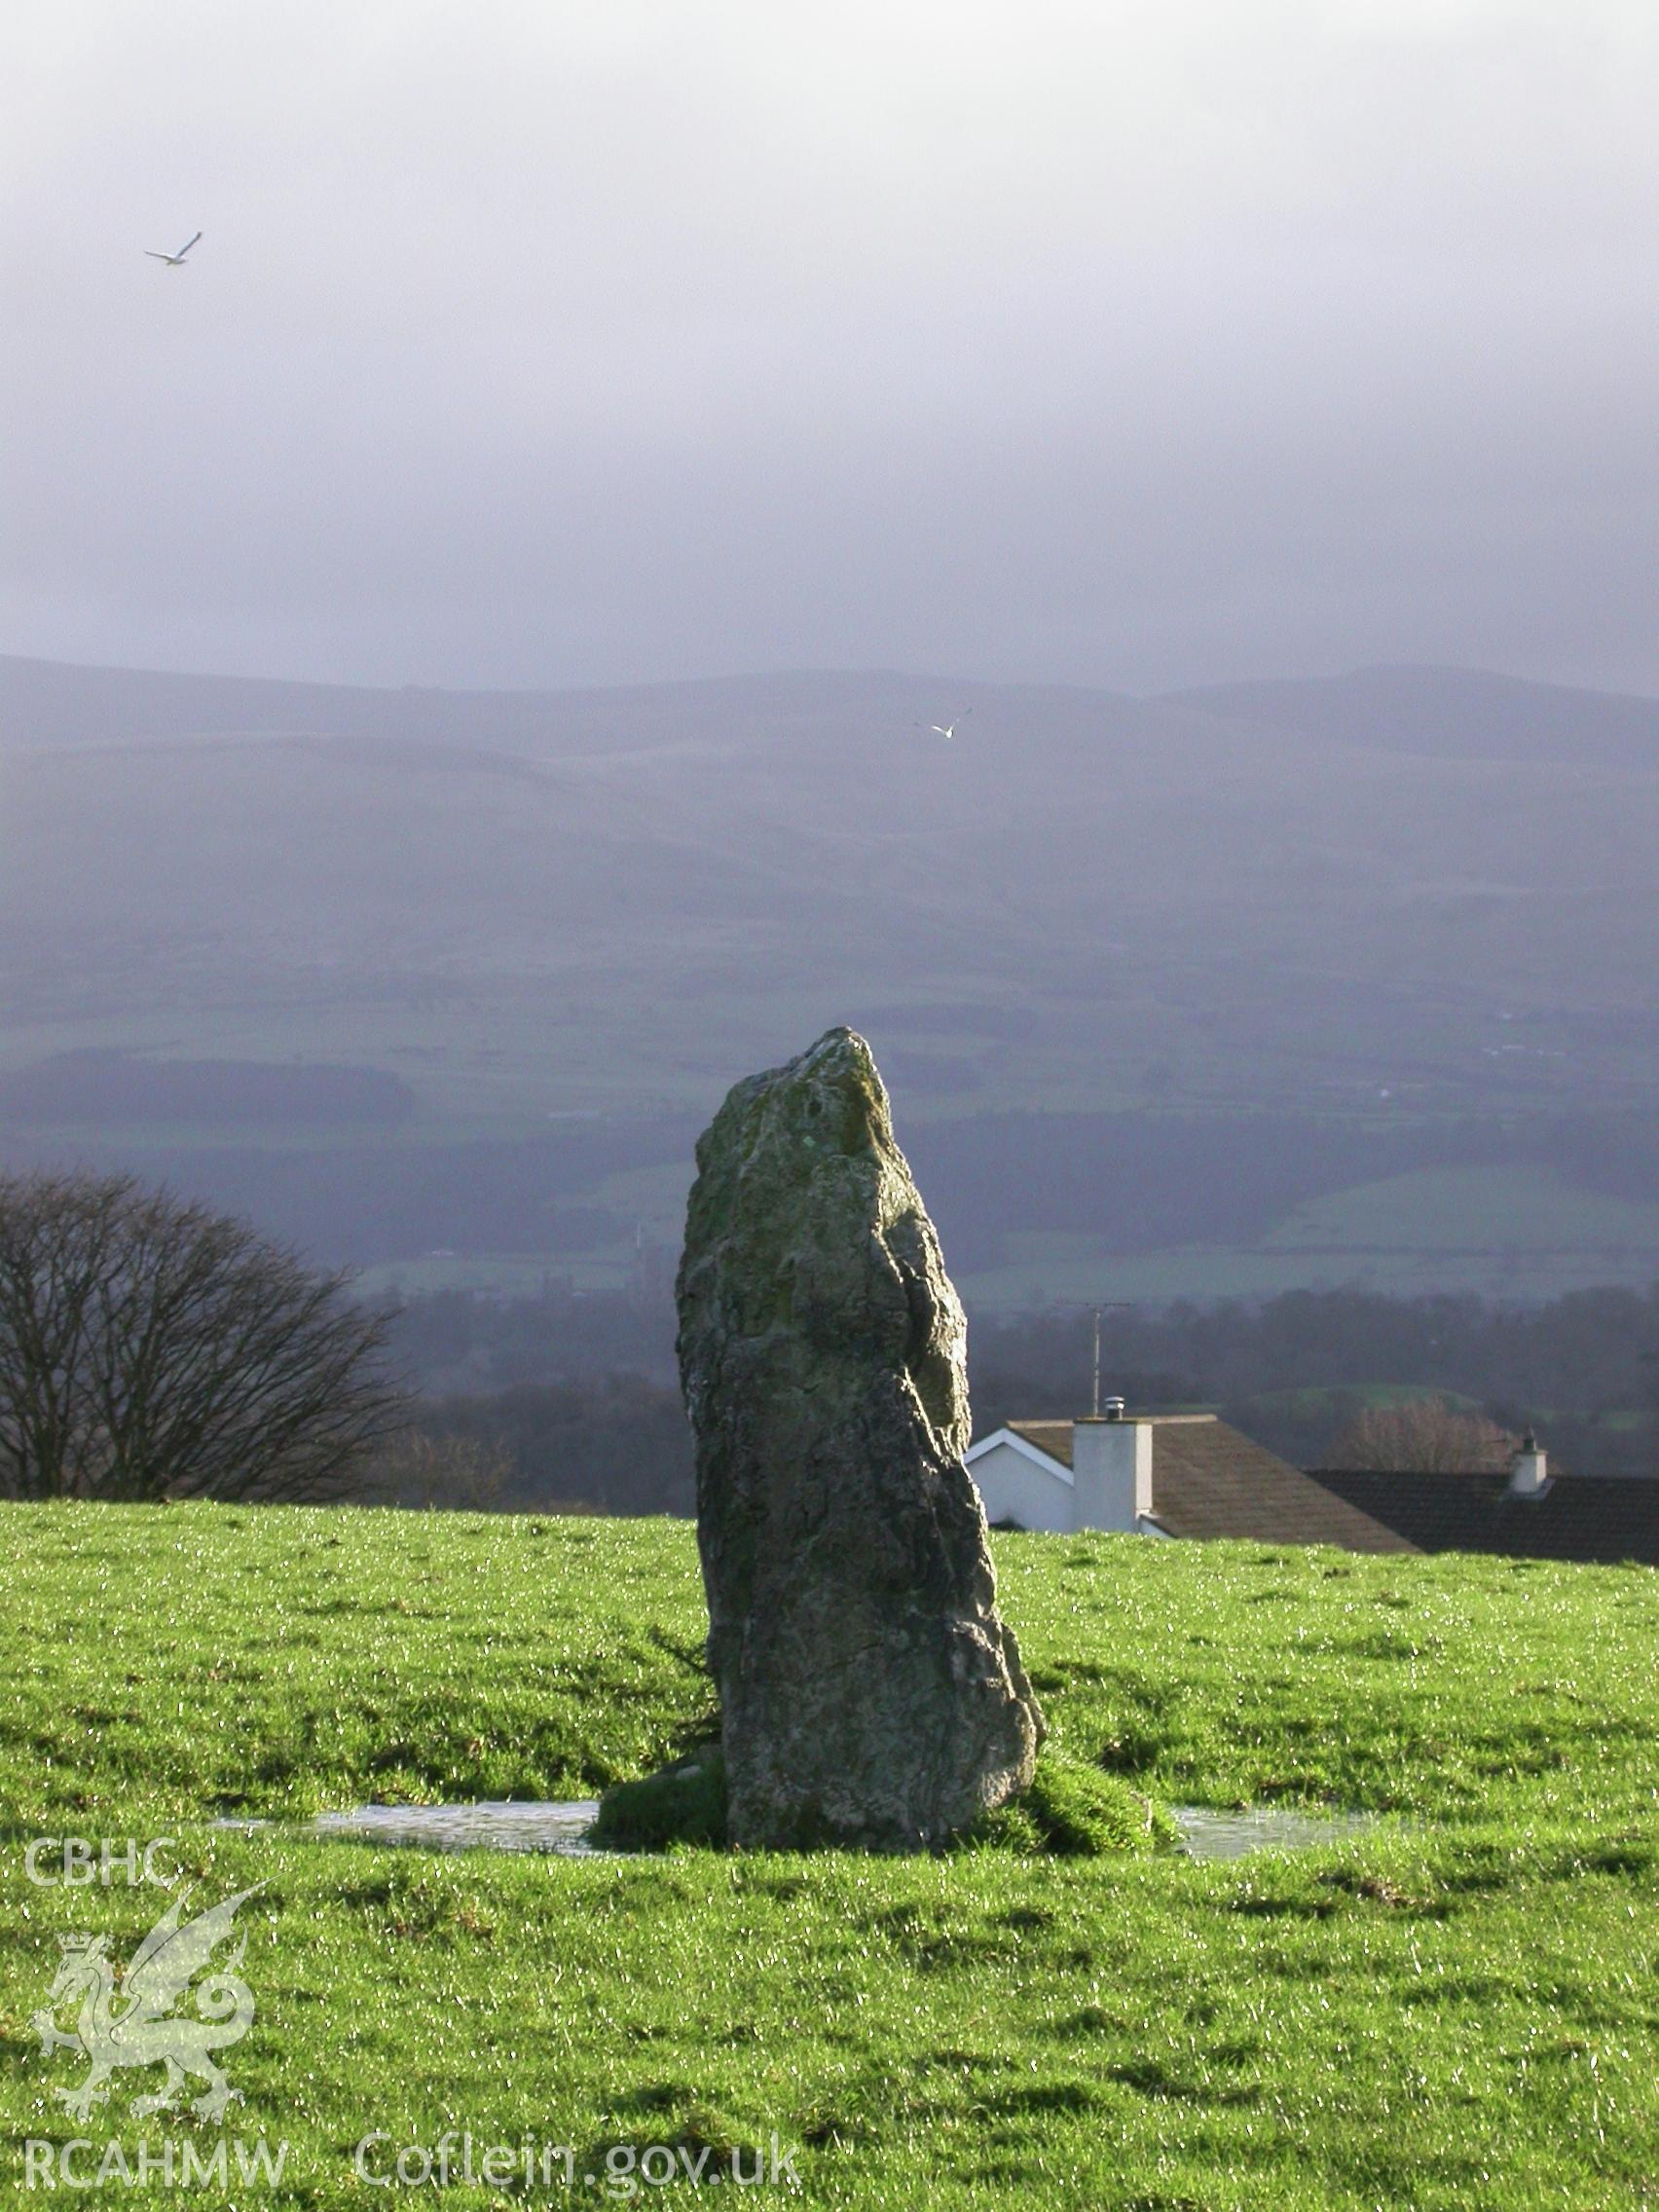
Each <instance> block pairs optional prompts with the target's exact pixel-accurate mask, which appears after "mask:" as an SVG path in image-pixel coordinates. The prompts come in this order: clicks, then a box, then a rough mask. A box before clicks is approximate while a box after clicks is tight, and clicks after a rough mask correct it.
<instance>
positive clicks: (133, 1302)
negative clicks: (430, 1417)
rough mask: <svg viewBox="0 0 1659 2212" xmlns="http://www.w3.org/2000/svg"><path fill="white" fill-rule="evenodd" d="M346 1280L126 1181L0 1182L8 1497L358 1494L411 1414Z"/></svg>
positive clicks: (2, 1458)
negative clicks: (371, 1462)
mask: <svg viewBox="0 0 1659 2212" xmlns="http://www.w3.org/2000/svg"><path fill="white" fill-rule="evenodd" d="M348 1279H349V1278H348V1277H347V1276H346V1275H345V1274H343V1273H318V1272H313V1270H311V1269H308V1268H307V1267H306V1266H305V1265H304V1264H303V1263H302V1262H301V1261H300V1260H299V1259H297V1258H296V1257H295V1255H294V1254H293V1253H291V1252H288V1251H285V1250H284V1249H282V1247H280V1246H279V1245H276V1244H273V1243H271V1242H269V1241H268V1240H267V1239H266V1238H264V1237H262V1236H261V1235H259V1234H258V1233H257V1231H255V1230H254V1229H252V1228H250V1227H249V1226H248V1225H247V1224H246V1223H245V1222H240V1221H235V1220H230V1219H227V1218H226V1217H224V1216H223V1215H219V1214H215V1213H212V1212H210V1211H209V1210H208V1209H207V1208H205V1207H203V1206H200V1205H193V1204H189V1203H187V1202H185V1201H184V1200H182V1199H179V1198H173V1197H172V1196H171V1195H170V1194H168V1193H167V1192H166V1191H152V1190H146V1189H145V1188H143V1187H142V1186H141V1185H140V1184H139V1183H137V1182H136V1181H135V1180H134V1179H133V1178H131V1177H130V1176H123V1175H116V1176H97V1175H92V1174H84V1173H75V1174H56V1175H54V1174H40V1175H28V1176H0V1494H3V1495H7V1496H12V1497H65V1496H67V1497H120V1498H158V1497H197V1496H212V1497H242V1498H321V1497H335V1496H340V1495H342V1494H344V1493H347V1492H349V1491H350V1490H351V1489H352V1488H353V1486H354V1484H355V1482H356V1479H357V1476H358V1473H359V1471H360V1469H361V1468H362V1466H363V1465H364V1463H365V1461H366V1460H367V1459H368V1457H369V1456H371V1455H372V1453H373V1452H374V1450H375V1448H376V1447H377V1445H378V1444H379V1443H380V1442H381V1440H382V1439H383V1438H384V1437H385V1436H387V1434H388V1433H390V1432H391V1431H392V1430H393V1429H394V1428H395V1427H396V1426H397V1425H398V1423H399V1421H400V1419H402V1418H403V1398H402V1393H401V1392H400V1391H399V1390H398V1388H397V1387H396V1386H395V1384H394V1383H392V1381H391V1380H390V1378H389V1377H388V1375H387V1371H386V1368H385V1365H384V1356H383V1355H384V1350H385V1344H386V1335H387V1316H386V1315H385V1314H383V1313H379V1312H375V1311H373V1310H371V1309H368V1308H365V1307H362V1306H358V1305H354V1304H352V1303H351V1302H350V1300H349V1299H348V1298H347V1297H346V1295H345V1292H346V1285H347V1281H348Z"/></svg>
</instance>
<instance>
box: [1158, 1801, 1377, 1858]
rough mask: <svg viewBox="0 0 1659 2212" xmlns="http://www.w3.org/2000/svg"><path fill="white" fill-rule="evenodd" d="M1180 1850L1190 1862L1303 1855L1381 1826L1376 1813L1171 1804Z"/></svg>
mask: <svg viewBox="0 0 1659 2212" xmlns="http://www.w3.org/2000/svg"><path fill="white" fill-rule="evenodd" d="M1170 1811H1171V1813H1172V1815H1173V1816H1174V1821H1175V1825H1176V1826H1177V1828H1179V1829H1180V1831H1181V1849H1182V1850H1183V1851H1184V1852H1185V1853H1186V1854H1187V1857H1188V1858H1189V1859H1242V1858H1243V1857H1244V1855H1245V1853H1246V1852H1249V1851H1305V1850H1306V1849H1307V1848H1308V1846H1309V1844H1315V1843H1342V1842H1344V1841H1346V1838H1347V1837H1348V1836H1350V1835H1359V1834H1362V1833H1363V1832H1364V1831H1365V1830H1366V1829H1367V1828H1374V1827H1375V1826H1376V1825H1377V1815H1376V1814H1375V1813H1331V1814H1327V1815H1326V1816H1324V1817H1323V1818H1321V1817H1319V1816H1318V1815H1316V1814H1312V1813H1283V1812H1279V1811H1278V1810H1277V1809H1276V1808H1275V1807H1272V1806H1258V1807H1254V1808H1252V1809H1251V1810H1249V1811H1247V1812H1242V1813H1218V1812H1215V1811H1213V1810H1212V1809H1211V1808H1210V1807H1209V1806H1207V1805H1173V1806H1171V1807H1170Z"/></svg>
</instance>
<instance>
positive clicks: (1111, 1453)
mask: <svg viewBox="0 0 1659 2212" xmlns="http://www.w3.org/2000/svg"><path fill="white" fill-rule="evenodd" d="M1107 1408H1108V1410H1107V1412H1105V1413H1104V1414H1096V1415H1093V1416H1090V1417H1085V1418H1084V1419H1079V1420H1074V1421H1073V1423H1072V1504H1073V1509H1074V1512H1075V1515H1076V1519H1075V1522H1074V1526H1075V1527H1077V1528H1079V1529H1116V1530H1124V1531H1126V1532H1127V1533H1130V1534H1133V1533H1134V1531H1135V1530H1137V1529H1138V1528H1139V1526H1140V1517H1141V1515H1142V1514H1143V1513H1150V1512H1151V1511H1152V1423H1151V1421H1149V1420H1131V1419H1124V1411H1123V1401H1122V1399H1108V1400H1107Z"/></svg>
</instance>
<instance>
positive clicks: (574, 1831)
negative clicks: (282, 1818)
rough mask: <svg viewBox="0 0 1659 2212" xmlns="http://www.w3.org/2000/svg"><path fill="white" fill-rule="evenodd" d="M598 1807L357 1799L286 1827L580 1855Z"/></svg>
mask: <svg viewBox="0 0 1659 2212" xmlns="http://www.w3.org/2000/svg"><path fill="white" fill-rule="evenodd" d="M598 1812H599V1800H598V1798H597V1797H578V1798H574V1799H572V1800H571V1802H570V1803H568V1804H563V1805H560V1804H531V1803H525V1802H523V1801H522V1800H499V1801H496V1802H487V1803H485V1804H482V1805H359V1806H357V1807H356V1808H355V1809H354V1810H353V1811H351V1812H350V1813H319V1814H318V1815H317V1817H316V1819H315V1820H314V1821H308V1822H306V1823H305V1824H304V1825H301V1826H298V1827H295V1828H292V1829H290V1831H289V1832H290V1833H291V1834H297V1835H314V1836H321V1837H324V1838H327V1839H329V1840H336V1839H344V1840H346V1841H350V1842H361V1843H388V1844H414V1845H416V1846H417V1847H418V1848H420V1849H421V1850H423V1851H542V1852H555V1853H557V1854H558V1855H559V1856H560V1857H561V1858H567V1859H585V1858H587V1857H589V1856H590V1855H591V1854H592V1853H593V1851H594V1849H595V1846H594V1845H593V1844H591V1843H590V1842H589V1841H588V1830H589V1828H591V1827H592V1825H593V1824H594V1820H595V1817H596V1816H597V1814H598ZM213 1825H214V1826H215V1827H222V1828H239V1829H243V1830H246V1829H252V1828H259V1827H266V1826H270V1825H274V1824H272V1823H269V1822H264V1821H215V1822H214V1824H213Z"/></svg>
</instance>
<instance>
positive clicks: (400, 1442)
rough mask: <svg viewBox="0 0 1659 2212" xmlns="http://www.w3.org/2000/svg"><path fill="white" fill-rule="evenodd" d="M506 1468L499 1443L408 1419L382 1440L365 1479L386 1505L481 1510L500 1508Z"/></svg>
mask: <svg viewBox="0 0 1659 2212" xmlns="http://www.w3.org/2000/svg"><path fill="white" fill-rule="evenodd" d="M512 1473H513V1456H512V1454H511V1453H510V1452H509V1451H508V1450H507V1448H506V1446H505V1445H504V1444H485V1443H481V1442H480V1441H479V1439H478V1438H476V1437H472V1436H453V1435H448V1434H445V1433H443V1432H442V1431H437V1430H433V1429H429V1428H423V1427H420V1426H418V1425H417V1424H416V1423H414V1422H411V1423H410V1424H409V1426H408V1427H407V1428H403V1429H399V1430H398V1432H397V1433H396V1435H394V1436H390V1437H388V1438H387V1441H386V1443H385V1444H384V1445H383V1446H382V1448H381V1450H380V1452H379V1454H378V1455H377V1456H376V1458H375V1461H374V1464H373V1466H372V1467H371V1468H370V1470H369V1477H368V1479H369V1481H370V1483H371V1484H372V1486H373V1489H374V1493H375V1494H376V1496H377V1497H385V1499H386V1500H387V1503H389V1504H392V1505H408V1506H418V1507H422V1508H424V1510H425V1511H427V1512H431V1511H433V1510H434V1509H436V1508H438V1507H440V1506H442V1507H446V1508H449V1509H451V1510H454V1511H459V1512H466V1513H486V1512H495V1511H498V1510H499V1509H500V1507H501V1505H502V1501H503V1496H504V1493H505V1492H506V1489H507V1485H508V1483H509V1482H510V1480H511V1478H512ZM559 1510H560V1511H561V1512H564V1511H565V1510H566V1509H565V1508H564V1507H563V1506H561V1507H560V1509H559Z"/></svg>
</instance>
